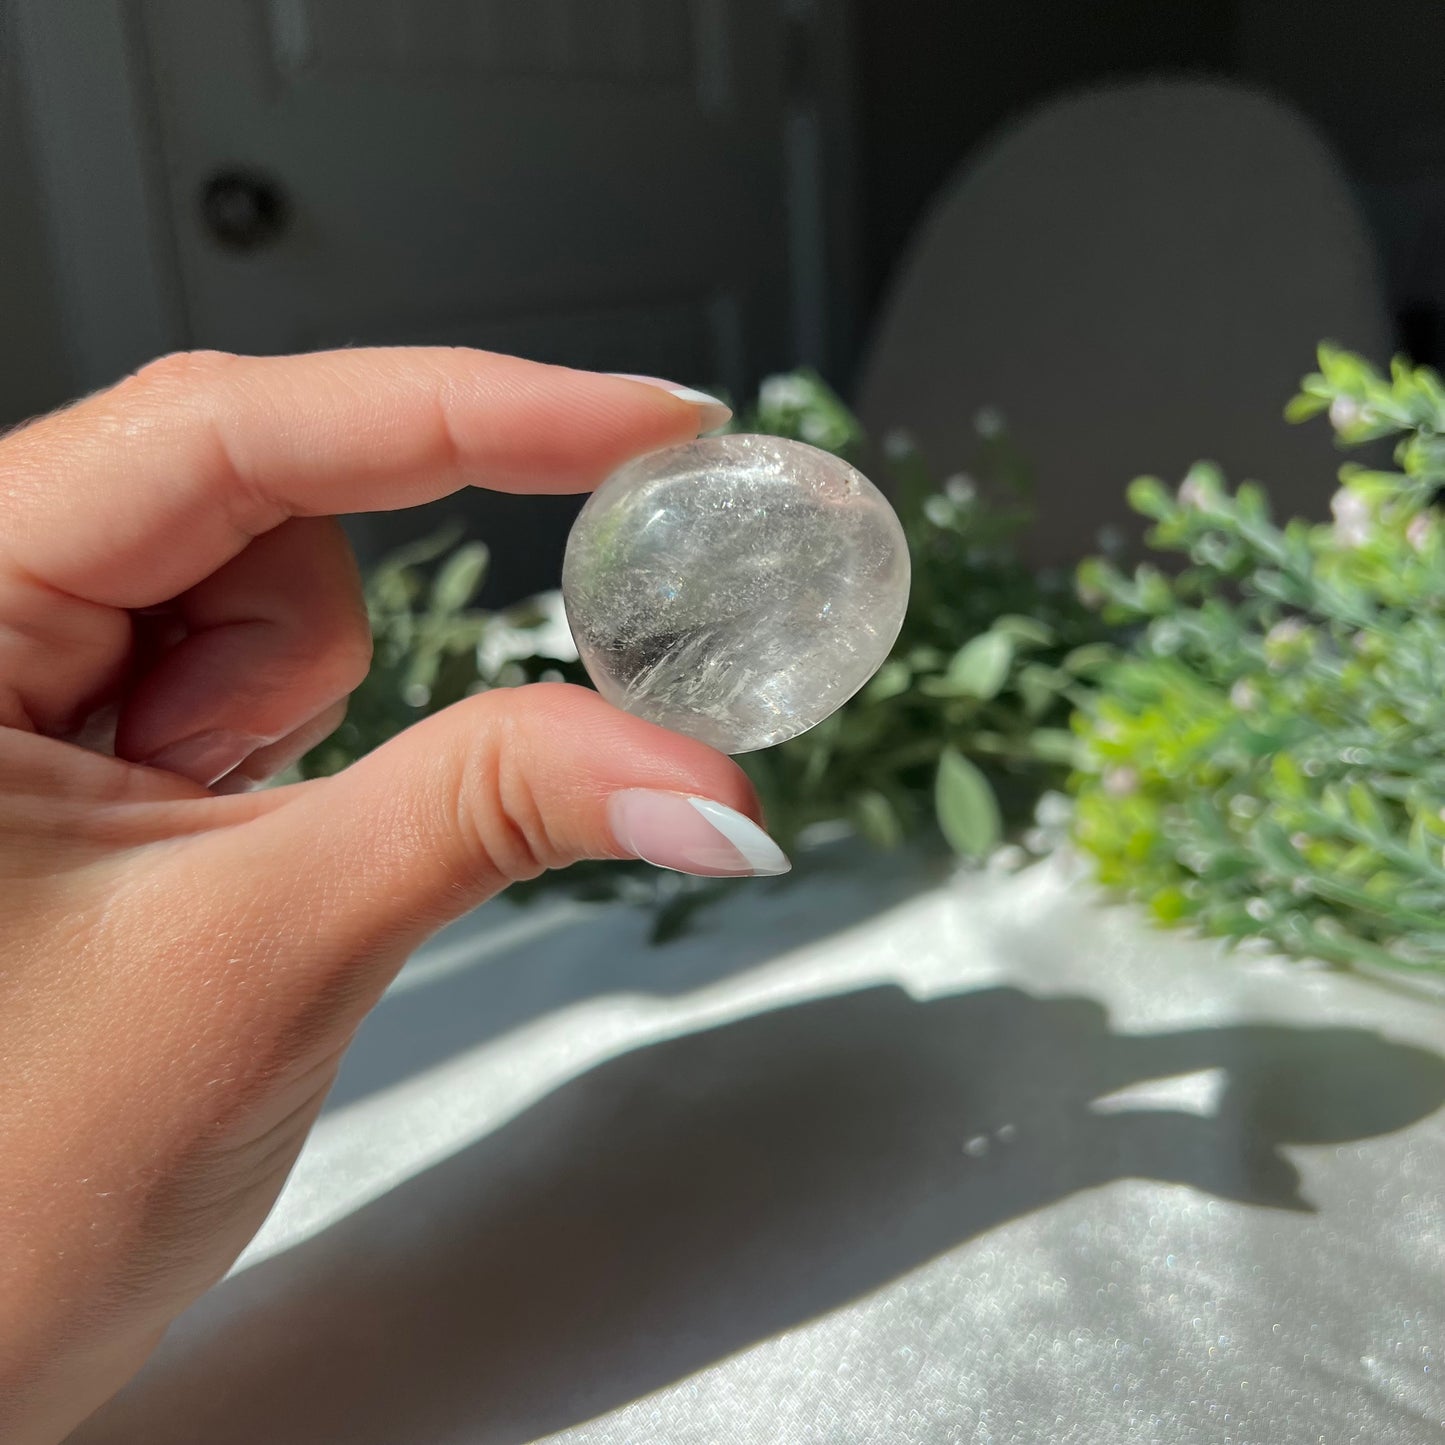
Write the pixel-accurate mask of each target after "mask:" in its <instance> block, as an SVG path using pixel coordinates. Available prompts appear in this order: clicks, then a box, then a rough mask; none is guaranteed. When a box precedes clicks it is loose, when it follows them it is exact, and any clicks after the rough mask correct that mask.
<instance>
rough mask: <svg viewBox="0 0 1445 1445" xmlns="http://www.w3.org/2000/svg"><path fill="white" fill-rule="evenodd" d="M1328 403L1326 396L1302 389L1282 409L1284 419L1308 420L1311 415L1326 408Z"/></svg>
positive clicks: (1290, 420) (1316, 414)
mask: <svg viewBox="0 0 1445 1445" xmlns="http://www.w3.org/2000/svg"><path fill="white" fill-rule="evenodd" d="M1329 404H1330V402H1329V398H1328V397H1325V396H1316V395H1315V394H1314V393H1312V392H1307V391H1302V392H1300V394H1299V395H1298V396H1295V397H1292V398H1291V399H1290V402H1289V405H1288V406H1286V407H1285V409H1284V419H1285V420H1286V421H1288V422H1302V421H1308V420H1309V419H1310V418H1311V417H1312V416H1318V415H1319V414H1320V413H1321V412H1322V411H1326V410H1328V408H1329Z"/></svg>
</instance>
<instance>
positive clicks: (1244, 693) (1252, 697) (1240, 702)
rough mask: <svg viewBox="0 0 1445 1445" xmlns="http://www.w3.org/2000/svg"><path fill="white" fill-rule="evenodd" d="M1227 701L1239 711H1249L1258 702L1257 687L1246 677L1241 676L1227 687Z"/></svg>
mask: <svg viewBox="0 0 1445 1445" xmlns="http://www.w3.org/2000/svg"><path fill="white" fill-rule="evenodd" d="M1229 701H1230V704H1231V706H1233V707H1235V708H1237V709H1238V710H1239V711H1240V712H1249V711H1250V710H1251V709H1252V708H1254V707H1256V706H1257V705H1258V703H1259V689H1258V688H1257V687H1255V685H1254V684H1253V683H1252V682H1250V680H1249V679H1248V678H1246V677H1241V678H1240V679H1239V681H1238V682H1236V683H1235V684H1234V686H1233V687H1232V688H1230V689H1229Z"/></svg>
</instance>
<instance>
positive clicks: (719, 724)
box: [562, 435, 909, 753]
mask: <svg viewBox="0 0 1445 1445" xmlns="http://www.w3.org/2000/svg"><path fill="white" fill-rule="evenodd" d="M908 580H909V565H908V547H907V544H906V542H905V540H904V536H903V528H902V527H901V526H900V525H899V521H898V518H897V516H896V515H895V513H894V511H893V508H892V507H890V506H889V504H888V501H887V499H886V498H885V497H884V496H883V494H882V493H881V492H880V491H879V490H878V488H877V487H875V486H874V485H873V484H872V482H870V481H869V480H868V479H867V478H866V477H865V476H863V475H862V474H861V473H860V472H858V471H856V470H855V469H854V468H853V467H851V466H849V465H848V464H847V463H846V462H844V461H842V460H840V459H839V458H837V457H835V456H832V455H831V454H830V453H828V452H823V451H819V450H818V449H817V448H816V447H810V446H807V445H805V444H804V443H802V442H794V441H784V440H781V439H779V438H777V437H768V436H749V435H733V436H721V437H704V438H702V439H701V440H699V441H695V442H689V443H687V444H685V445H683V446H678V447H670V448H668V449H667V450H665V451H660V452H654V453H652V454H651V455H650V456H645V457H641V458H639V459H638V460H636V461H633V462H630V463H629V464H628V465H626V466H625V467H623V468H622V469H621V470H620V471H619V472H617V473H616V474H615V475H613V476H612V477H610V478H608V480H607V481H606V482H604V483H603V484H602V486H601V487H599V488H598V490H597V491H596V492H595V493H594V494H593V495H592V496H591V497H590V498H589V499H588V502H587V504H586V506H585V507H583V509H582V511H581V513H580V514H579V515H578V518H577V521H576V523H575V524H574V526H573V528H572V532H571V535H570V537H569V538H568V540H567V555H566V560H565V562H564V564H563V568H562V596H563V600H564V602H565V604H566V608H567V620H568V623H569V624H570V626H571V628H572V635H573V637H574V639H575V640H576V643H577V651H578V654H579V655H580V657H581V659H582V663H583V665H584V666H585V667H586V669H587V673H588V676H590V677H591V679H592V681H593V682H594V683H595V684H596V686H597V690H598V691H599V692H600V693H601V694H602V695H603V697H605V698H607V699H608V701H609V702H612V703H615V704H616V705H617V706H618V707H620V708H624V709H626V711H628V712H630V713H635V714H636V715H637V716H638V717H643V718H646V719H648V721H650V722H655V723H660V724H661V725H662V726H663V727H666V728H671V729H672V730H673V731H675V732H680V733H685V734H687V735H688V736H690V737H694V738H698V739H699V740H700V741H702V742H705V743H708V744H709V745H711V746H712V747H715V748H718V749H720V750H721V751H723V752H726V753H746V752H752V751H753V750H754V749H756V748H765V747H769V746H771V745H772V744H774V743H780V742H784V741H786V740H787V739H788V738H792V737H796V736H797V735H798V734H799V733H803V732H806V731H807V730H808V729H809V728H811V727H814V726H816V725H817V724H818V723H820V722H822V720H823V719H824V718H825V717H827V716H828V715H829V714H830V713H832V712H834V711H835V710H836V709H838V708H839V707H841V706H842V705H843V704H844V703H845V702H847V700H848V699H849V698H850V697H852V696H853V694H854V693H855V692H857V691H858V689H859V688H861V687H862V686H863V684H864V683H866V682H867V681H868V679H869V678H870V677H872V676H873V674H874V673H875V672H876V671H877V670H878V668H879V667H880V666H881V665H882V663H883V661H884V659H885V658H886V657H887V656H888V653H889V651H890V649H891V648H892V646H893V643H894V641H895V640H896V639H897V637H898V630H899V628H900V627H901V626H902V625H903V614H904V611H905V609H906V608H907V605H908Z"/></svg>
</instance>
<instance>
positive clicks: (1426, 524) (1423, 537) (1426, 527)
mask: <svg viewBox="0 0 1445 1445" xmlns="http://www.w3.org/2000/svg"><path fill="white" fill-rule="evenodd" d="M1434 534H1435V519H1434V518H1433V517H1431V516H1430V515H1429V513H1427V512H1417V513H1416V514H1415V515H1414V516H1413V517H1411V518H1410V522H1409V525H1408V526H1407V527H1406V528H1405V540H1406V541H1407V542H1408V543H1409V544H1410V545H1411V546H1412V547H1413V548H1414V549H1415V550H1416V551H1417V552H1423V551H1424V550H1425V548H1426V547H1428V546H1429V545H1430V539H1431V537H1433V536H1434Z"/></svg>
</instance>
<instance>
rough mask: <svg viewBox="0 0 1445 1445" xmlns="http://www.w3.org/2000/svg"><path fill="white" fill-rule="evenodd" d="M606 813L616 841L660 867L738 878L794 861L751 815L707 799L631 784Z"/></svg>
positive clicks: (771, 871)
mask: <svg viewBox="0 0 1445 1445" xmlns="http://www.w3.org/2000/svg"><path fill="white" fill-rule="evenodd" d="M607 815H608V821H609V822H610V823H611V825H612V835H613V837H615V838H616V839H617V843H618V846H619V847H621V848H623V849H624V850H625V851H626V852H628V853H629V854H631V855H632V856H633V857H634V858H641V859H642V860H643V861H644V862H646V863H652V864H654V865H655V866H656V867H658V868H671V869H673V870H674V871H675V872H677V873H695V874H699V875H700V876H702V877H705V878H729V877H732V878H737V877H748V876H754V875H771V874H775V873H786V872H787V871H788V869H789V868H791V867H792V866H793V865H792V864H791V863H789V862H788V858H787V854H785V853H784V852H783V850H782V849H781V848H779V847H778V845H777V844H776V843H774V842H773V840H772V839H771V838H770V837H768V835H767V834H766V833H765V832H763V830H762V829H761V828H760V827H758V825H757V824H756V823H754V822H753V821H752V819H751V818H745V817H743V815H742V814H741V813H738V812H735V811H734V810H733V809H732V808H727V807H724V806H723V805H722V804H721V803H715V802H713V801H712V799H711V798H693V797H689V796H688V795H687V794H686V793H664V792H654V791H653V790H651V789H649V788H629V789H627V790H625V791H623V792H620V793H614V794H613V795H612V797H611V798H610V799H609V800H608V804H607Z"/></svg>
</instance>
